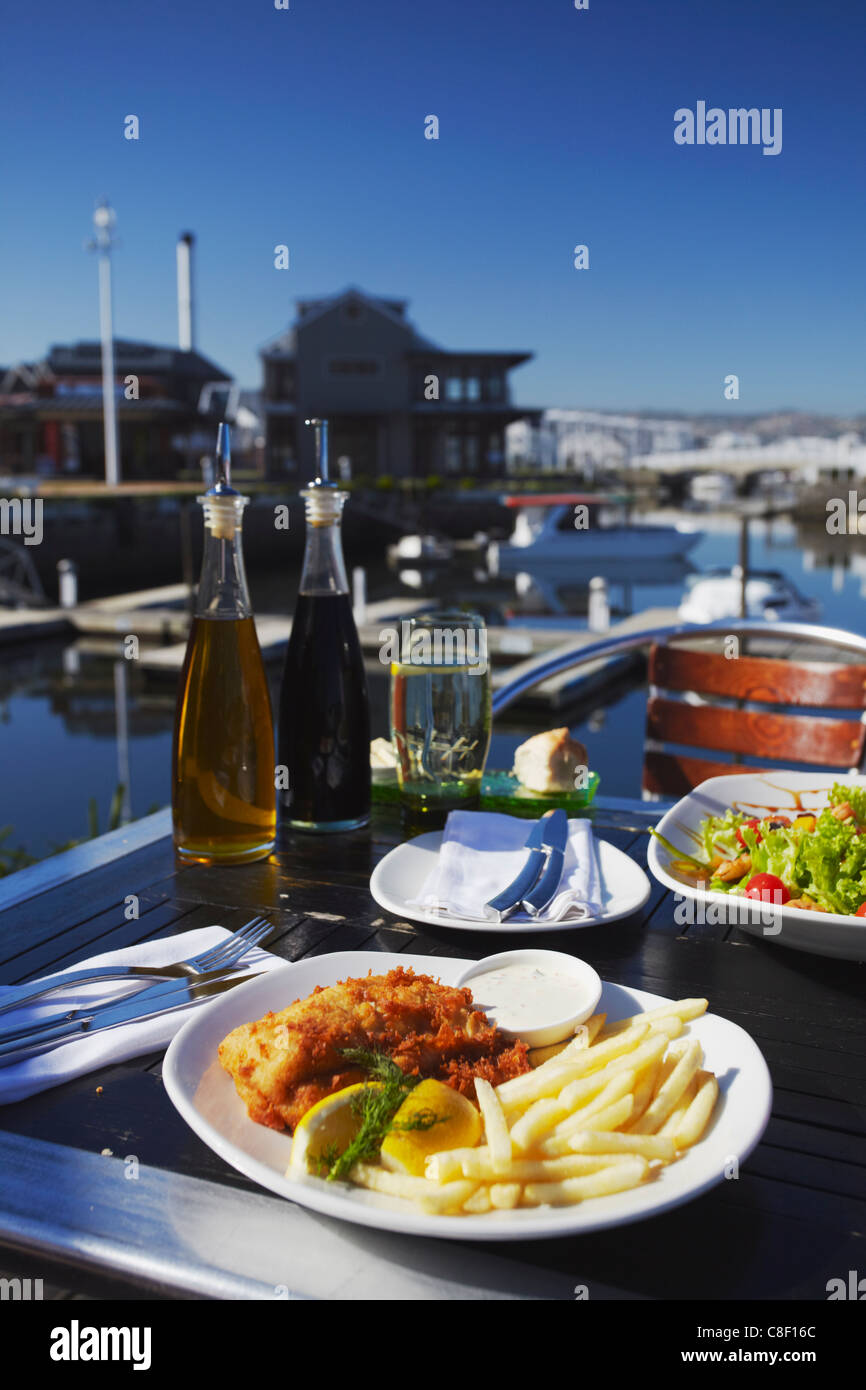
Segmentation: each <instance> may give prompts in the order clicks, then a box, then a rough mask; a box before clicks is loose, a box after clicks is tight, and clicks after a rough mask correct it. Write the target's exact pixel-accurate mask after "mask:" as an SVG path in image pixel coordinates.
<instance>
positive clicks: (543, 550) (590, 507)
mask: <svg viewBox="0 0 866 1390" xmlns="http://www.w3.org/2000/svg"><path fill="white" fill-rule="evenodd" d="M502 500H503V502H504V504H505V506H506V507H509V508H511V509H513V510H514V512H515V519H514V531H513V533H512V535H511V537H510V539H509V540H508V541H506V542H504V543H502V544H499V543H496V542H494V543H493V544H491V545H490V546H489V547H488V551H487V560H488V564H489V566H490V569H491V570H492V571H493V573H494V574H503V573H513V572H514V571H515V570H528V571H530V572H532V571H533V570H537V569H539V568H541V567H543V566H549V565H562V564H563V563H565V564H575V563H576V564H578V565H579V564H580V563H581V562H584V561H592V562H593V564H595V563H598V562H605V561H610V562H616V564H617V565H623V564H629V563H633V564H634V563H639V564H646V563H647V562H648V561H652V560H658V559H669V558H670V557H671V556H675V555H685V554H686V552H687V551H689V550H691V549H692V547H693V546H694V545H697V543H698V541H699V540H700V539H701V534H702V533H701V532H700V531H698V530H695V529H694V528H692V527H690V526H688V525H682V526H679V525H678V526H662V525H659V526H654V525H652V524H650V523H647V522H631V521H629V519H628V512H627V509H626V508H627V502H628V498H627V497H624V496H621V495H617V494H610V495H608V494H606V493H579V492H575V493H553V494H549V495H540V494H539V495H535V496H532V495H528V496H527V495H523V496H520V497H505V498H503V499H502Z"/></svg>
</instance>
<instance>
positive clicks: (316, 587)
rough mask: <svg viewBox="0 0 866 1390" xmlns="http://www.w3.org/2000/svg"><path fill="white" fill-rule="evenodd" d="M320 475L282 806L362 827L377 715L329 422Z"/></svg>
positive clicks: (328, 825) (320, 823) (320, 442)
mask: <svg viewBox="0 0 866 1390" xmlns="http://www.w3.org/2000/svg"><path fill="white" fill-rule="evenodd" d="M307 423H308V424H311V425H314V426H315V428H316V453H317V462H318V477H317V479H316V481H315V482H314V483H313V484H312V485H311V486H310V487H309V488H306V489H305V490H304V492H303V493H302V494H301V496H302V497H303V499H304V506H305V508H306V518H307V539H306V546H305V549H304V567H303V571H302V574H301V584H300V592H299V594H298V601H297V604H296V606H295V613H294V617H293V619H292V633H291V637H290V638H289V646H288V650H287V652H286V664H285V668H284V671H283V683H282V689H281V691H280V716H279V747H278V764H279V767H280V769H285V773H286V785H285V786H283V785H282V784H280V785H281V791H280V809H281V813H282V817H283V820H284V822H285V823H286V824H287V825H289V826H291V827H292V829H295V830H309V831H314V832H319V833H327V832H329V831H339V830H354V829H356V828H357V827H358V826H361V825H365V824H366V823H367V821H368V820H369V818H370V714H369V707H368V700H367V680H366V676H365V673H364V659H363V656H362V654H361V644H360V642H359V641H358V630H357V628H356V627H355V619H354V617H353V615H352V604H351V600H350V597H349V585H348V581H347V578H346V566H345V563H344V561H343V547H342V541H341V536H340V519H341V516H342V512H343V506H344V504H345V501H346V498H347V496H348V494H347V493H346V492H341V491H340V489H339V488H338V487H337V486H336V484H335V483H332V482H330V481H329V479H328V427H327V421H324V420H308V421H307Z"/></svg>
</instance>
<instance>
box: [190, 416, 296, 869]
mask: <svg viewBox="0 0 866 1390" xmlns="http://www.w3.org/2000/svg"><path fill="white" fill-rule="evenodd" d="M229 470H230V445H229V429H228V425H226V424H221V425H220V427H219V434H218V436H217V480H216V482H215V483H214V486H213V487H211V488H209V489H208V491H207V492H206V493H205V495H204V496H203V497H199V498H198V499H197V501H198V502H199V503H200V504H201V506H202V508H203V510H204V526H205V535H204V554H203V557H202V568H201V581H200V583H199V588H198V595H197V599H196V605H195V611H194V615H193V622H192V629H191V631H190V634H189V642H188V644H187V649H186V659H185V661H184V665H183V672H182V675H181V678H180V689H179V691H178V702H177V715H176V718H175V728H174V747H173V755H172V813H173V820H174V843H175V849H176V851H177V853H178V854H179V855H180V856H181V858H183V859H190V860H199V861H202V862H204V863H210V864H217V863H220V864H241V863H244V862H245V861H247V860H251V859H262V858H264V857H265V856H266V855H268V854H270V852H271V850H272V849H273V848H274V843H275V839H276V790H275V785H274V726H273V718H272V715H271V702H270V696H269V695H268V685H267V679H266V677H265V668H264V663H263V661H262V654H261V650H260V648H259V642H258V637H257V636H256V629H255V623H254V621H253V612H252V607H251V605H250V597H249V591H248V589H247V580H246V574H245V572H244V559H243V551H242V548H241V527H242V523H243V511H244V507H245V506H246V504H247V501H248V500H249V499H248V498H246V497H242V496H241V495H240V494H239V493H238V492H236V491H235V490H234V488H233V487H231V485H230V483H229Z"/></svg>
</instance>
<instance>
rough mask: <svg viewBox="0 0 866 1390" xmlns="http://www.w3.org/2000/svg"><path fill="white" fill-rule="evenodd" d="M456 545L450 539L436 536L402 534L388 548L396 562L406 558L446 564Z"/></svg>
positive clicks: (401, 561)
mask: <svg viewBox="0 0 866 1390" xmlns="http://www.w3.org/2000/svg"><path fill="white" fill-rule="evenodd" d="M453 553H454V547H453V546H452V545H450V544H449V542H448V541H443V540H439V539H438V538H437V537H436V536H417V535H416V536H401V538H400V540H399V541H398V542H397V544H396V545H394V546H390V547H389V550H388V554H389V556H391V557H392V558H393V560H394V562H395V563H398V564H401V563H403V562H404V561H406V560H415V561H418V560H421V561H423V562H424V563H425V564H428V565H429V564H444V563H446V562H447V561H448V560H450V559H451V556H452V555H453Z"/></svg>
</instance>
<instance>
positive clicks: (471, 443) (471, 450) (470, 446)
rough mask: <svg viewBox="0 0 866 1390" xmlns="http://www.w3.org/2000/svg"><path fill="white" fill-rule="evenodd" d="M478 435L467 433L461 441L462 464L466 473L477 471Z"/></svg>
mask: <svg viewBox="0 0 866 1390" xmlns="http://www.w3.org/2000/svg"><path fill="white" fill-rule="evenodd" d="M478 457H479V448H478V435H477V434H467V436H466V438H465V439H464V441H463V466H464V469H465V471H466V472H467V473H477V472H478Z"/></svg>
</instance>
